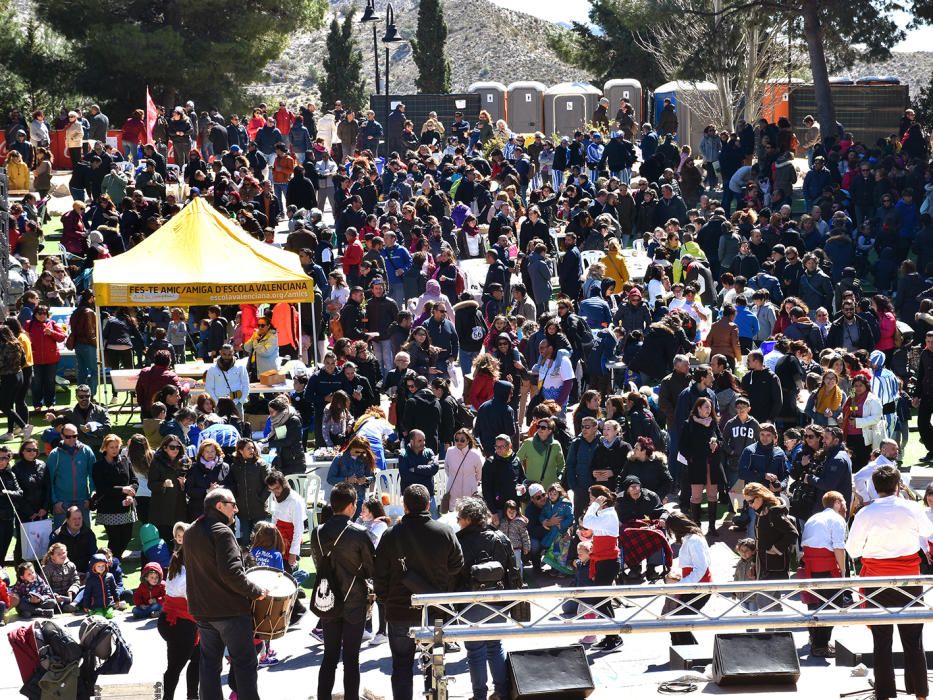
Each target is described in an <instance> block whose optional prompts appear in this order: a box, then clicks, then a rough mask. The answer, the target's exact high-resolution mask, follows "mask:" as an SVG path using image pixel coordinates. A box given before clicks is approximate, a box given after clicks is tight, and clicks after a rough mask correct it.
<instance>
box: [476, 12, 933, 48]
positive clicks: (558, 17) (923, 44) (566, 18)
mask: <svg viewBox="0 0 933 700" xmlns="http://www.w3.org/2000/svg"><path fill="white" fill-rule="evenodd" d="M492 1H493V2H494V3H496V4H497V5H500V6H501V7H506V8H508V9H510V10H518V11H519V12H526V13H528V14H529V15H534V16H535V17H540V18H541V19H544V20H548V21H549V22H564V23H567V24H569V23H570V22H574V21H576V22H586V21H587V16H586V15H587V11H588V10H589V7H590V4H589V2H588V1H587V0H560V2H541V0H492ZM894 49H895V50H896V51H930V50H931V49H933V26H927V27H923V28H921V29H915V30H913V31H911V32H908V34H907V39H906V40H904V41H903V42H901V43H900V44H898V45H897V46H895V47H894Z"/></svg>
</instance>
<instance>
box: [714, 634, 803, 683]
mask: <svg viewBox="0 0 933 700" xmlns="http://www.w3.org/2000/svg"><path fill="white" fill-rule="evenodd" d="M799 678H800V660H799V659H798V658H797V647H796V646H795V645H794V638H793V636H792V635H791V633H790V632H742V633H737V634H717V635H716V638H715V641H714V642H713V681H714V682H715V683H716V684H717V685H723V686H726V685H786V684H791V683H796V682H797V681H798V679H799Z"/></svg>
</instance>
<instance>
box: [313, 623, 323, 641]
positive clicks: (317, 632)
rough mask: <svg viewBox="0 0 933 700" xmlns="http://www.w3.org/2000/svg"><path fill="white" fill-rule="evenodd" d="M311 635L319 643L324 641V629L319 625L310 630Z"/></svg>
mask: <svg viewBox="0 0 933 700" xmlns="http://www.w3.org/2000/svg"><path fill="white" fill-rule="evenodd" d="M311 636H312V637H314V638H315V639H316V640H318V641H319V642H320V643H321V644H323V643H324V630H323V629H322V628H321V627H315V628H314V629H313V630H311Z"/></svg>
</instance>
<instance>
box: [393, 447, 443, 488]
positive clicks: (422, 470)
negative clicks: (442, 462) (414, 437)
mask: <svg viewBox="0 0 933 700" xmlns="http://www.w3.org/2000/svg"><path fill="white" fill-rule="evenodd" d="M437 470H438V462H437V455H436V454H435V453H434V452H433V451H432V450H429V449H428V448H425V449H423V450H422V451H421V453H420V454H416V453H415V452H413V451H412V450H411V449H405V450H403V451H402V453H401V454H400V455H399V458H398V476H399V488H400V489H401V490H402V491H405V489H407V488H408V487H409V486H411V485H412V484H421V485H422V486H424V487H425V488H426V489H427V490H428V493H430V494H433V493H434V475H435V474H437Z"/></svg>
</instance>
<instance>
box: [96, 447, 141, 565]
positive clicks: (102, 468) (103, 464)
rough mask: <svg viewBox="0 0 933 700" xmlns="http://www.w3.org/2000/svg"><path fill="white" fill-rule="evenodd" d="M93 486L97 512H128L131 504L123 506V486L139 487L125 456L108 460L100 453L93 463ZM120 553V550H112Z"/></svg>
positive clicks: (134, 488)
mask: <svg viewBox="0 0 933 700" xmlns="http://www.w3.org/2000/svg"><path fill="white" fill-rule="evenodd" d="M93 476H94V486H95V489H96V491H97V495H98V499H99V500H98V504H97V512H98V513H129V512H130V510H131V508H132V506H124V505H123V500H124V499H125V498H126V494H124V493H123V491H122V489H123V487H124V486H132V487H133V490H134V491H135V490H136V489H138V488H139V480H138V479H137V478H136V472H135V471H133V468H132V467H131V466H130V463H129V460H128V459H127V458H126V457H119V456H118V457H117V461H116V462H108V461H107V459H106V457H104V455H100V457H99V458H98V459H97V462H95V464H94V470H93ZM114 554H120V552H114Z"/></svg>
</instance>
